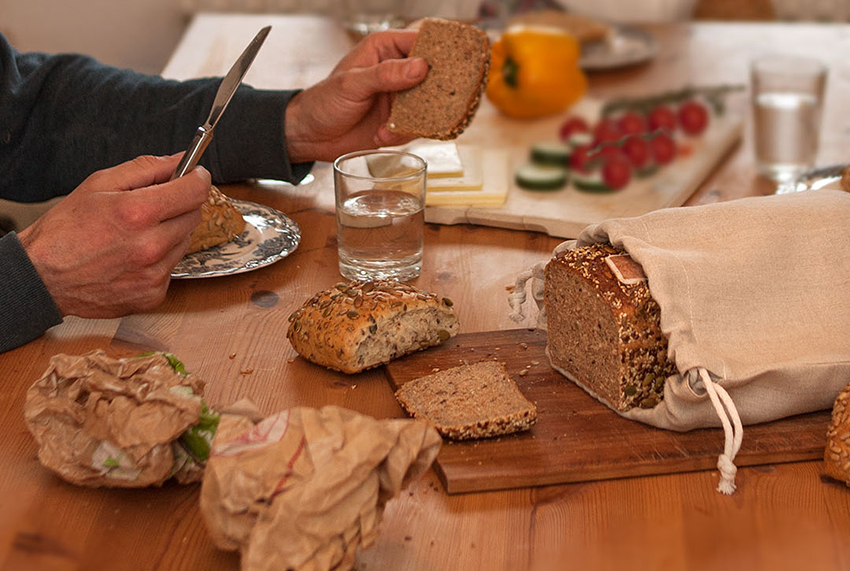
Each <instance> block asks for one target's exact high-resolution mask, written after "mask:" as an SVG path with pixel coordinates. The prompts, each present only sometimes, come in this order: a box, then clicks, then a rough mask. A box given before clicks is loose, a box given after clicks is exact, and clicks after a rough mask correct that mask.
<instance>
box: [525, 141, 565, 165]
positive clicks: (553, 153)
mask: <svg viewBox="0 0 850 571" xmlns="http://www.w3.org/2000/svg"><path fill="white" fill-rule="evenodd" d="M571 150H572V147H570V146H569V145H566V144H564V143H537V144H536V145H533V146H532V147H531V162H533V163H537V164H539V165H557V166H566V165H568V164H569V162H570V151H571Z"/></svg>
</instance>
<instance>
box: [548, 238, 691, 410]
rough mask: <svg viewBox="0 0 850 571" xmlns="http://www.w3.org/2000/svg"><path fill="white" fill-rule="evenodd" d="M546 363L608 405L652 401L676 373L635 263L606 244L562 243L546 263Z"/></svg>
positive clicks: (620, 406)
mask: <svg viewBox="0 0 850 571" xmlns="http://www.w3.org/2000/svg"><path fill="white" fill-rule="evenodd" d="M544 300H545V306H546V329H547V337H548V341H547V352H548V354H549V360H550V362H551V364H552V365H553V366H554V367H555V368H556V369H558V370H559V371H561V372H562V373H564V374H565V375H566V376H568V377H569V378H570V379H572V380H573V381H575V382H576V383H577V384H578V385H580V386H581V387H582V388H584V389H585V390H586V391H588V392H589V393H591V394H592V395H594V396H595V397H596V398H598V399H599V400H601V401H602V402H604V403H606V404H607V405H609V406H610V407H611V408H613V409H615V410H618V411H625V410H628V409H631V408H634V407H641V408H653V407H654V406H655V405H657V404H658V403H659V402H660V401H661V399H662V398H663V396H664V382H665V380H666V379H667V377H668V376H670V375H672V374H674V373H675V372H676V369H675V367H674V364H673V363H672V362H671V361H669V360H668V359H667V339H666V337H665V336H664V334H663V333H662V332H661V327H660V324H659V320H660V309H659V307H658V304H657V303H656V302H655V300H654V299H652V296H651V295H650V291H649V287H648V286H647V282H646V278H645V276H644V275H643V271H642V269H641V268H640V266H639V265H638V264H637V263H635V262H634V261H633V260H631V258H630V257H629V256H628V254H626V253H625V252H624V251H622V250H619V249H617V248H614V247H612V246H611V245H609V244H594V245H591V246H585V247H581V248H576V249H574V250H565V251H563V252H560V253H558V254H556V255H555V256H554V257H553V258H552V260H550V261H549V263H548V264H547V265H546V271H545V278H544Z"/></svg>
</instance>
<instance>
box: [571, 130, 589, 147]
mask: <svg viewBox="0 0 850 571" xmlns="http://www.w3.org/2000/svg"><path fill="white" fill-rule="evenodd" d="M592 143H593V135H592V134H590V133H583V132H582V133H573V134H572V135H570V138H569V139H567V145H569V147H570V150H572V149H574V148H576V147H578V146H583V145H591V144H592Z"/></svg>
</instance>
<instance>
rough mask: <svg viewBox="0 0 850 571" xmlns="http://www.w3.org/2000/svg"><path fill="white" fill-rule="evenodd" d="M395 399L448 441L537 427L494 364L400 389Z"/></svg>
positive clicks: (527, 404)
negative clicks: (432, 426) (448, 439)
mask: <svg viewBox="0 0 850 571" xmlns="http://www.w3.org/2000/svg"><path fill="white" fill-rule="evenodd" d="M395 396H396V398H397V399H398V401H399V403H401V406H402V407H404V409H405V410H406V411H407V413H408V414H410V415H412V416H413V417H414V418H417V419H423V420H427V421H429V422H431V423H432V424H433V425H434V426H435V428H436V429H437V431H438V432H439V433H440V434H442V435H443V436H444V437H446V438H450V439H452V440H467V439H472V438H486V437H489V436H500V435H503V434H511V433H513V432H519V431H522V430H528V429H529V428H530V427H531V425H533V424H534V423H535V422H536V421H537V407H536V406H534V403H532V402H531V401H529V400H528V399H526V398H525V396H523V394H522V393H521V392H520V390H519V387H517V385H516V383H515V382H514V381H513V380H512V379H511V378H510V377H509V376H508V373H507V371H505V366H504V365H503V364H502V363H499V362H497V361H481V362H480V363H475V364H471V365H460V366H458V367H453V368H451V369H446V370H444V371H438V372H436V373H434V374H431V375H427V376H425V377H419V378H418V379H414V380H412V381H409V382H407V383H405V384H404V385H402V386H401V387H400V388H399V389H398V390H397V391H396V393H395Z"/></svg>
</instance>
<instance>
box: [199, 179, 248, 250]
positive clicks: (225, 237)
mask: <svg viewBox="0 0 850 571" xmlns="http://www.w3.org/2000/svg"><path fill="white" fill-rule="evenodd" d="M201 216H202V219H201V223H200V224H198V225H197V226H196V227H195V229H194V230H192V234H191V235H190V237H189V239H190V244H189V250H188V251H187V252H186V253H187V254H193V253H195V252H200V251H201V250H206V249H207V248H212V247H213V246H218V245H221V244H225V243H227V242H230V241H231V240H233V239H234V238H235V237H236V236H239V235H241V234H242V232H244V231H245V219H244V218H242V214H241V213H240V212H239V211H238V210H237V209H236V207H235V206H233V203H232V202H231V201H230V199H229V198H228V197H227V196H226V195H225V194H224V193H222V192H221V191H220V190H219V189H218V188H217V187H216V186H214V185H213V186H210V197H209V199H208V200H207V201H206V202H205V203H204V204H203V205H202V206H201Z"/></svg>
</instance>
